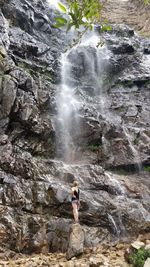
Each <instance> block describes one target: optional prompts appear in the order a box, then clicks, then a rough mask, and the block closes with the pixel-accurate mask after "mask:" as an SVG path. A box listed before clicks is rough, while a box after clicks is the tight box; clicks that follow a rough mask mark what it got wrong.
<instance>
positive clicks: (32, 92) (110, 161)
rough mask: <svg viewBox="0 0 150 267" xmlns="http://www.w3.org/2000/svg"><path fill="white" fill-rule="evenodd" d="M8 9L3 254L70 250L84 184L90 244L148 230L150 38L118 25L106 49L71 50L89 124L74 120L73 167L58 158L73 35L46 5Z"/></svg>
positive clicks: (3, 19) (0, 110)
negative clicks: (73, 189)
mask: <svg viewBox="0 0 150 267" xmlns="http://www.w3.org/2000/svg"><path fill="white" fill-rule="evenodd" d="M0 7H1V13H0V25H1V28H0V90H1V91H0V92H1V94H0V213H1V216H0V243H1V247H2V248H1V249H3V248H7V249H11V250H15V251H18V252H25V253H31V252H41V251H44V250H45V249H46V250H50V251H52V252H54V251H59V250H60V251H63V252H64V251H66V250H67V247H68V235H69V228H70V223H71V222H72V211H71V204H70V201H69V198H68V195H69V191H70V184H71V183H72V181H73V180H74V179H77V180H79V182H80V186H81V211H80V222H81V224H82V225H83V228H84V231H85V236H86V238H85V245H86V246H93V245H95V244H97V243H99V242H110V241H114V240H115V239H121V238H124V237H128V235H131V234H132V235H136V234H137V233H138V232H140V231H148V230H149V227H150V218H149V200H150V199H149V190H150V187H149V180H148V177H149V173H148V171H146V170H148V169H149V151H150V148H149V144H150V135H149V115H150V113H149V111H150V110H149V109H150V108H149V89H150V41H149V39H142V38H139V37H138V36H137V35H136V34H135V33H134V30H132V29H130V28H128V27H125V26H115V25H114V27H113V30H112V31H111V32H110V33H105V34H104V35H103V41H104V42H105V45H104V46H103V47H102V48H100V47H99V48H97V47H96V46H93V45H86V46H85V45H80V46H77V47H75V48H74V49H71V50H69V52H68V62H70V63H71V66H72V67H71V71H70V75H69V82H70V83H71V84H72V87H73V88H74V90H75V95H76V96H77V98H78V101H79V102H80V107H79V110H78V116H79V118H80V123H79V127H78V128H74V125H75V124H74V123H75V117H72V118H73V119H72V122H71V124H70V125H71V127H70V134H71V136H72V140H73V142H74V144H75V147H74V150H73V152H74V156H73V157H72V158H71V162H70V163H69V164H68V163H64V162H63V161H62V160H61V157H59V159H58V157H57V156H58V155H56V150H57V149H56V148H57V145H58V137H60V135H59V134H58V131H57V127H56V126H57V117H58V103H57V92H58V91H59V90H60V88H61V85H60V84H61V62H60V54H61V52H64V51H65V50H66V48H68V44H69V42H70V40H71V38H72V36H71V33H70V34H69V35H66V33H65V31H62V30H60V29H55V28H54V27H53V22H54V13H53V10H52V9H51V8H50V7H49V5H48V3H47V2H46V1H37V0H32V1H27V0H11V1H9V0H7V1H0ZM95 30H96V31H97V34H98V35H99V27H97V28H96V29H95ZM99 38H101V36H99ZM59 104H60V105H61V101H60V103H59ZM59 132H60V129H59ZM59 152H60V155H61V156H62V154H63V147H62V146H61V144H60V146H59ZM56 157H57V158H56ZM144 168H145V169H144ZM144 170H145V171H144ZM139 171H140V174H139Z"/></svg>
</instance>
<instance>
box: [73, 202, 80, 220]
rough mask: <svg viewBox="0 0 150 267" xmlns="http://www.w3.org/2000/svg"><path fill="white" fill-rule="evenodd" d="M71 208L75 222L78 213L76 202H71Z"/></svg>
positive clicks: (77, 218)
mask: <svg viewBox="0 0 150 267" xmlns="http://www.w3.org/2000/svg"><path fill="white" fill-rule="evenodd" d="M72 208H73V216H74V220H75V222H78V221H79V213H78V206H77V203H72Z"/></svg>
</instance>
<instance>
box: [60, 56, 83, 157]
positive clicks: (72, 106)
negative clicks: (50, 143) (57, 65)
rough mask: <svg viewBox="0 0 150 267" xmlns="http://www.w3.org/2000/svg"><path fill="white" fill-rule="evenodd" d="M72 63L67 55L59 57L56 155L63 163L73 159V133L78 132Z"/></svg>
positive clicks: (78, 106)
mask: <svg viewBox="0 0 150 267" xmlns="http://www.w3.org/2000/svg"><path fill="white" fill-rule="evenodd" d="M71 72H72V63H71V62H70V61H69V58H68V53H65V54H62V57H61V84H60V87H59V88H58V92H57V109H58V116H57V130H58V132H57V155H58V157H60V158H62V159H63V160H64V161H65V162H72V161H73V159H74V152H75V144H74V140H73V131H78V130H79V114H78V111H79V108H80V102H79V101H78V99H77V96H76V93H75V90H76V89H75V87H74V86H73V83H72V80H71Z"/></svg>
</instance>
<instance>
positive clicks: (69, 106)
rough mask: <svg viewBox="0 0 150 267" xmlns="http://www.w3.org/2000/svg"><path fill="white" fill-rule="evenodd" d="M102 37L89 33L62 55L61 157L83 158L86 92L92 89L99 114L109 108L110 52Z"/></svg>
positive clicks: (58, 124)
mask: <svg viewBox="0 0 150 267" xmlns="http://www.w3.org/2000/svg"><path fill="white" fill-rule="evenodd" d="M99 38H100V37H99V36H97V35H96V34H95V33H92V34H91V33H89V34H88V35H85V36H84V37H83V39H82V40H81V41H80V43H79V44H78V45H76V46H75V47H73V48H71V49H70V50H69V51H67V52H66V53H64V54H62V56H61V60H60V63H61V83H60V86H59V88H58V90H57V97H56V102H57V110H58V114H57V118H56V123H55V124H56V136H57V157H58V158H60V159H62V160H63V161H64V162H67V163H73V162H74V161H75V158H78V159H79V155H78V154H77V151H78V150H79V146H80V144H79V143H80V142H79V140H80V130H81V129H80V117H81V113H80V109H82V107H83V106H84V99H83V98H82V94H83V93H85V94H87V95H88V94H90V92H92V99H91V100H92V101H93V102H94V105H95V108H96V109H95V110H96V112H97V114H99V113H98V112H99V111H100V112H102V110H104V109H106V108H107V104H106V101H105V100H106V97H104V96H103V95H104V94H103V91H105V83H104V81H105V80H106V73H107V72H106V71H105V68H106V66H107V64H108V61H109V54H108V52H107V48H106V47H105V46H104V47H97V44H98V41H99ZM78 85H79V87H78ZM79 88H80V90H79ZM103 114H106V112H105V111H104V112H103Z"/></svg>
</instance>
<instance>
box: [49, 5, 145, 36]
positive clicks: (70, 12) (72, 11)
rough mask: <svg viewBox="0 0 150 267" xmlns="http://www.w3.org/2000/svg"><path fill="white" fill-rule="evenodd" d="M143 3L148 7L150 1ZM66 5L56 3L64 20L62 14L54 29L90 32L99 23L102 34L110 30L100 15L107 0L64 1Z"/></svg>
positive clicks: (57, 19)
mask: <svg viewBox="0 0 150 267" xmlns="http://www.w3.org/2000/svg"><path fill="white" fill-rule="evenodd" d="M143 2H144V4H145V5H148V4H149V3H150V0H143ZM66 3H67V8H66V7H65V6H64V5H63V4H62V3H61V2H59V3H58V6H59V8H60V9H61V11H62V12H63V13H64V16H65V18H64V16H63V14H62V15H61V17H57V18H56V24H55V25H54V26H55V27H57V28H60V27H63V26H66V29H67V31H69V30H70V29H71V28H72V27H75V29H79V27H80V26H83V27H84V28H86V29H90V30H92V29H93V25H94V24H96V23H100V24H101V31H102V32H103V31H110V30H112V27H111V26H110V25H108V24H107V22H106V21H103V20H102V21H101V18H102V16H101V13H102V10H103V7H104V5H105V4H106V3H107V0H103V1H102V0H101V1H100V0H66ZM66 18H67V19H66Z"/></svg>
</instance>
